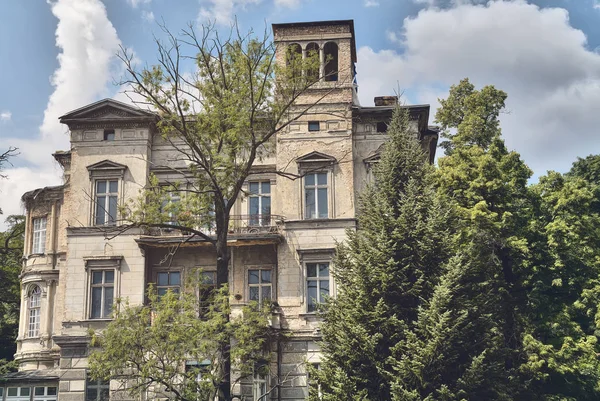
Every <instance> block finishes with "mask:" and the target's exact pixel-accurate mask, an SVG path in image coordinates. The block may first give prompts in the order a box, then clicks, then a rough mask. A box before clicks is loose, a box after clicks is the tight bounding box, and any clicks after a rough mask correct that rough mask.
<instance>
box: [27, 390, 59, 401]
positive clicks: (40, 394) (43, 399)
mask: <svg viewBox="0 0 600 401" xmlns="http://www.w3.org/2000/svg"><path fill="white" fill-rule="evenodd" d="M33 401H56V387H35V388H34V390H33Z"/></svg>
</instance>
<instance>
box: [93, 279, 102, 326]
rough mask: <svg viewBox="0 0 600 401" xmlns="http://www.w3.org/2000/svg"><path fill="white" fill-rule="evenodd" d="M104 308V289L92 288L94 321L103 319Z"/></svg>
mask: <svg viewBox="0 0 600 401" xmlns="http://www.w3.org/2000/svg"><path fill="white" fill-rule="evenodd" d="M101 308H102V288H101V287H94V288H92V319H97V318H99V317H101Z"/></svg>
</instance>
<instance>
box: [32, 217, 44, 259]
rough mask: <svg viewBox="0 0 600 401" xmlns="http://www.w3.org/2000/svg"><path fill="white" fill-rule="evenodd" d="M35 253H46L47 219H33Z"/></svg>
mask: <svg viewBox="0 0 600 401" xmlns="http://www.w3.org/2000/svg"><path fill="white" fill-rule="evenodd" d="M32 251H33V253H44V252H45V251H46V217H40V218H37V219H33V249H32Z"/></svg>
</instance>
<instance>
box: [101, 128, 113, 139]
mask: <svg viewBox="0 0 600 401" xmlns="http://www.w3.org/2000/svg"><path fill="white" fill-rule="evenodd" d="M102 138H103V140H104V141H107V142H113V141H114V140H115V139H117V135H116V133H115V130H114V129H105V130H104V132H103V136H102Z"/></svg>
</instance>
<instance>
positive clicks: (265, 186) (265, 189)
mask: <svg viewBox="0 0 600 401" xmlns="http://www.w3.org/2000/svg"><path fill="white" fill-rule="evenodd" d="M261 186H262V188H261V190H262V191H261V192H262V193H263V194H270V193H271V181H263V182H262V183H261Z"/></svg>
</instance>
